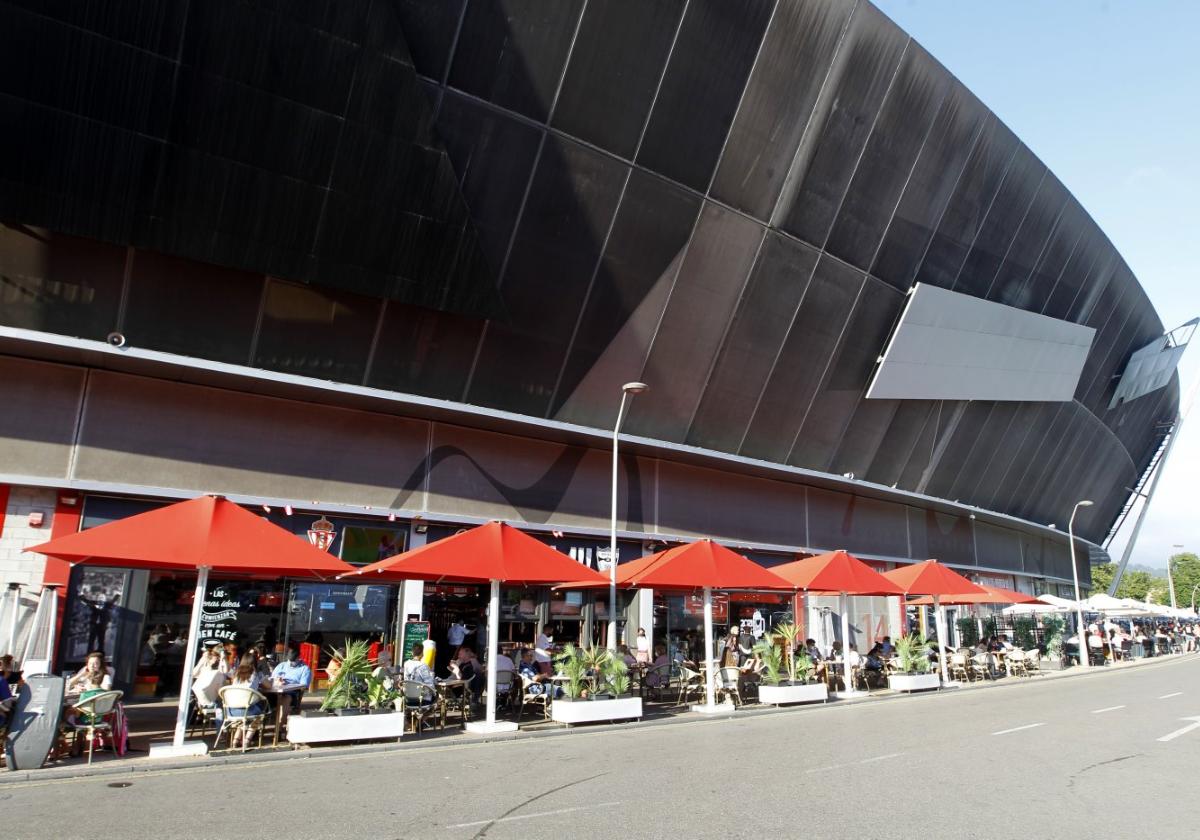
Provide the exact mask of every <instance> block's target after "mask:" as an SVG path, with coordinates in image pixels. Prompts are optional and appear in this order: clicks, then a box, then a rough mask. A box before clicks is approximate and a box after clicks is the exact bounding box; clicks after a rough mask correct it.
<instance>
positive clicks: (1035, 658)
mask: <svg viewBox="0 0 1200 840" xmlns="http://www.w3.org/2000/svg"><path fill="white" fill-rule="evenodd" d="M1041 662H1042V652H1041V651H1040V650H1038V649H1037V648H1030V649H1029V650H1027V651H1025V676H1027V677H1032V676H1036V675H1037V674H1040V673H1042V666H1041Z"/></svg>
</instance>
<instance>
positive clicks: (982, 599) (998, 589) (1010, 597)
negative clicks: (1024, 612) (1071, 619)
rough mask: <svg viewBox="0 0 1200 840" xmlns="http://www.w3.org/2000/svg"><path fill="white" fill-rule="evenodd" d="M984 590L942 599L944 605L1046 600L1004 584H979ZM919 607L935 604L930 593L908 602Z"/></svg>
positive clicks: (1034, 602) (1030, 602)
mask: <svg viewBox="0 0 1200 840" xmlns="http://www.w3.org/2000/svg"><path fill="white" fill-rule="evenodd" d="M978 586H979V587H980V588H982V589H983V590H984V594H983V595H948V596H946V597H945V598H942V599H941V602H942V604H943V605H947V606H950V605H955V606H957V605H964V604H1044V603H1045V602H1044V601H1042V600H1039V599H1038V598H1035V597H1034V596H1032V595H1026V594H1025V593H1024V592H1017V591H1016V590H1015V589H1005V588H1004V587H1003V586H987V585H986V584H982V583H981V584H978ZM908 603H909V604H912V605H913V606H917V607H928V606H932V605H933V598H932V597H931V596H929V595H923V596H922V597H920V598H913V599H912V600H910V601H909V602H908Z"/></svg>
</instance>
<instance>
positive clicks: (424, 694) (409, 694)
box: [404, 680, 440, 733]
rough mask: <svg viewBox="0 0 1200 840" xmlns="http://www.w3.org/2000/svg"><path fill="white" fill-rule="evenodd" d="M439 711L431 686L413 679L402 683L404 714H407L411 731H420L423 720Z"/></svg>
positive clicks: (435, 715)
mask: <svg viewBox="0 0 1200 840" xmlns="http://www.w3.org/2000/svg"><path fill="white" fill-rule="evenodd" d="M439 711H440V709H439V704H438V697H437V691H435V690H434V688H433V686H431V685H426V684H425V683H423V682H416V681H415V680H408V681H407V682H405V683H404V714H406V715H407V716H408V719H409V721H410V722H411V724H412V731H413V732H416V733H419V732H421V731H422V730H423V729H424V728H425V721H427V720H429V719H430V718H434V717H437V716H438V713H439Z"/></svg>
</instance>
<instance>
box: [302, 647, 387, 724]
mask: <svg viewBox="0 0 1200 840" xmlns="http://www.w3.org/2000/svg"><path fill="white" fill-rule="evenodd" d="M333 655H334V656H335V657H337V658H338V659H340V660H341V663H342V664H341V668H340V669H339V670H338V673H337V676H336V677H334V679H333V682H332V683H330V685H329V690H328V691H327V692H326V694H325V700H324V701H323V702H322V703H321V710H322V711H324V712H331V713H332V715H330V716H324V715H322V716H316V717H308V716H295V717H292V718H290V719H289V721H288V731H287V738H288V741H290V742H292V743H293V744H313V743H320V742H323V741H365V740H370V739H373V738H399V737H400V736H401V735H403V734H404V715H395V714H386V713H385V712H388V711H391V706H392V704H393V703H395V702H396V701H397V699H398V698H399V697H400V692H399V690H398V686H397V685H396V684H395V683H394V682H393V681H392V680H391V678H390V677H387V676H385V675H383V674H380V675H378V676H377V675H376V674H375V673H374V670H375V669H374V663H372V662H371V660H370V645H369V644H368V643H367V642H365V641H357V642H353V641H352V642H349V643H348V644H347V645H346V647H345V650H341V651H338V650H335V651H333ZM368 711H371V712H374V714H371V715H369V716H368V715H366V714H365V713H366V712H368Z"/></svg>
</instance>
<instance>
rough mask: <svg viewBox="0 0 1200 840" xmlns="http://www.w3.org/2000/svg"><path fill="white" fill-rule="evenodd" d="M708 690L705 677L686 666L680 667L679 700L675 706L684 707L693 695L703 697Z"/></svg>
mask: <svg viewBox="0 0 1200 840" xmlns="http://www.w3.org/2000/svg"><path fill="white" fill-rule="evenodd" d="M705 691H706V688H705V685H704V675H703V674H701V673H700V672H699V671H694V670H692V669H691V668H689V667H688V666H686V665H680V666H679V700H678V701H677V702H676V704H675V705H677V706H682V705H683V704H684V703H686V702H687V701H688V698H690V697H691V696H692V695H696V696H697V697H703V696H704V694H705Z"/></svg>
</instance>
